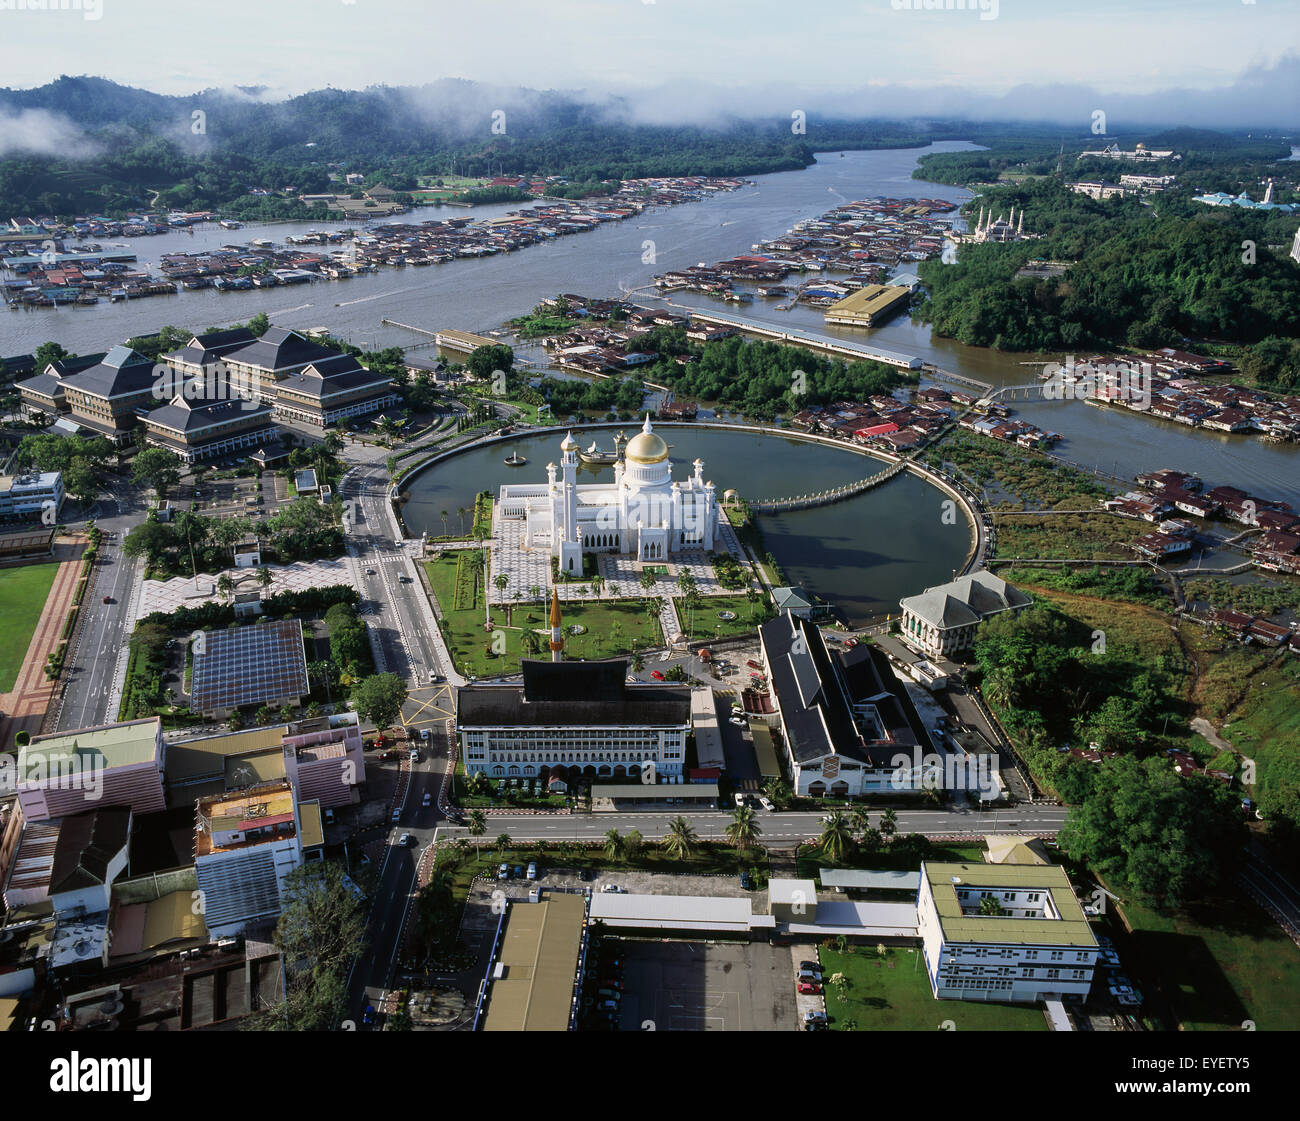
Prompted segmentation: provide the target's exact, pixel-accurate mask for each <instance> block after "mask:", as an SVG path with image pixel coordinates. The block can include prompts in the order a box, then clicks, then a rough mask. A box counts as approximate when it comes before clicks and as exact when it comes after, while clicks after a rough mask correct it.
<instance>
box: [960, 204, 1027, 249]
mask: <svg viewBox="0 0 1300 1121" xmlns="http://www.w3.org/2000/svg"><path fill="white" fill-rule="evenodd" d="M1027 236H1032V235H1027V234H1026V233H1025V210H1024V207H1021V208H1020V217H1019V219H1017V218H1016V208H1015V207H1014V206H1013V207H1012V208H1011V216H1010V217H1009V218H1003V217H1002V215H1000V214H999V215H998V217H997V219H996V220H995V219H994V217H993V211H991V210H990V211H989V215H988V218H987V219H986V218H985V217H984V208H983V207H982V206H981V207H980V217H979V221H978V222H976V223H975V230H974V232H973V233H972V234H971V240H972V241H1022V240H1023V239H1024V238H1025V237H1027Z"/></svg>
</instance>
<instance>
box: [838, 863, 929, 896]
mask: <svg viewBox="0 0 1300 1121" xmlns="http://www.w3.org/2000/svg"><path fill="white" fill-rule="evenodd" d="M819 878H820V879H821V882H822V887H854V888H861V889H862V890H864V891H878V890H881V889H889V890H897V891H917V890H919V889H920V887H921V873H920V872H873V871H870V870H868V869H863V868H823V869H821V871H820V877H819Z"/></svg>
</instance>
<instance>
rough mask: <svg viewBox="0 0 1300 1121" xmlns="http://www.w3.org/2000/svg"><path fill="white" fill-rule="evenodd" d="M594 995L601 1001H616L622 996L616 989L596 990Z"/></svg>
mask: <svg viewBox="0 0 1300 1121" xmlns="http://www.w3.org/2000/svg"><path fill="white" fill-rule="evenodd" d="M596 995H597V996H598V997H600V998H602V999H603V1000H614V1001H618V1000H622V999H623V994H622V993H620V992H619V991H618V990H617V989H598V990H597V991H596Z"/></svg>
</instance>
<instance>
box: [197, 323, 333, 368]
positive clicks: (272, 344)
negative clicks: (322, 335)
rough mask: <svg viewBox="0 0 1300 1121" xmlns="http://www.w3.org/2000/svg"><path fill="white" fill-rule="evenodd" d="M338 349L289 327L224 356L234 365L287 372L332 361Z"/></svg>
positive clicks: (230, 351) (268, 331) (227, 352)
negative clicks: (312, 363)
mask: <svg viewBox="0 0 1300 1121" xmlns="http://www.w3.org/2000/svg"><path fill="white" fill-rule="evenodd" d="M337 354H338V351H336V350H330V349H329V348H328V347H324V346H321V345H320V344H319V343H314V342H312V341H311V340H310V339H305V338H303V337H302V335H300V334H298V333H297V332H296V331H290V330H289V329H288V328H287V327H271V328H268V329H267V331H266V333H265V334H264V335H263V336H262V337H261V338H260V339H258V340H257V341H256V342H252V343H249V344H248V345H247V346H241V347H237V348H236V349H234V350H229V351H226V352H225V353H224V354H223V355H222V357H223V358H226V359H228V360H229V361H232V362H244V363H247V364H248V365H250V366H260V367H262V368H263V369H267V370H288V369H293V368H295V367H297V366H305V365H306V364H307V363H308V362H317V361H321V360H323V359H326V358H333V357H334V356H336V355H337Z"/></svg>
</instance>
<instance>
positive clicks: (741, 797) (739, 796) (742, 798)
mask: <svg viewBox="0 0 1300 1121" xmlns="http://www.w3.org/2000/svg"><path fill="white" fill-rule="evenodd" d="M733 797H734V798H735V799H736V809H740V808H741V807H742V806H743V805H744V804H745V796H744V795H743V794H735V795H733Z"/></svg>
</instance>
